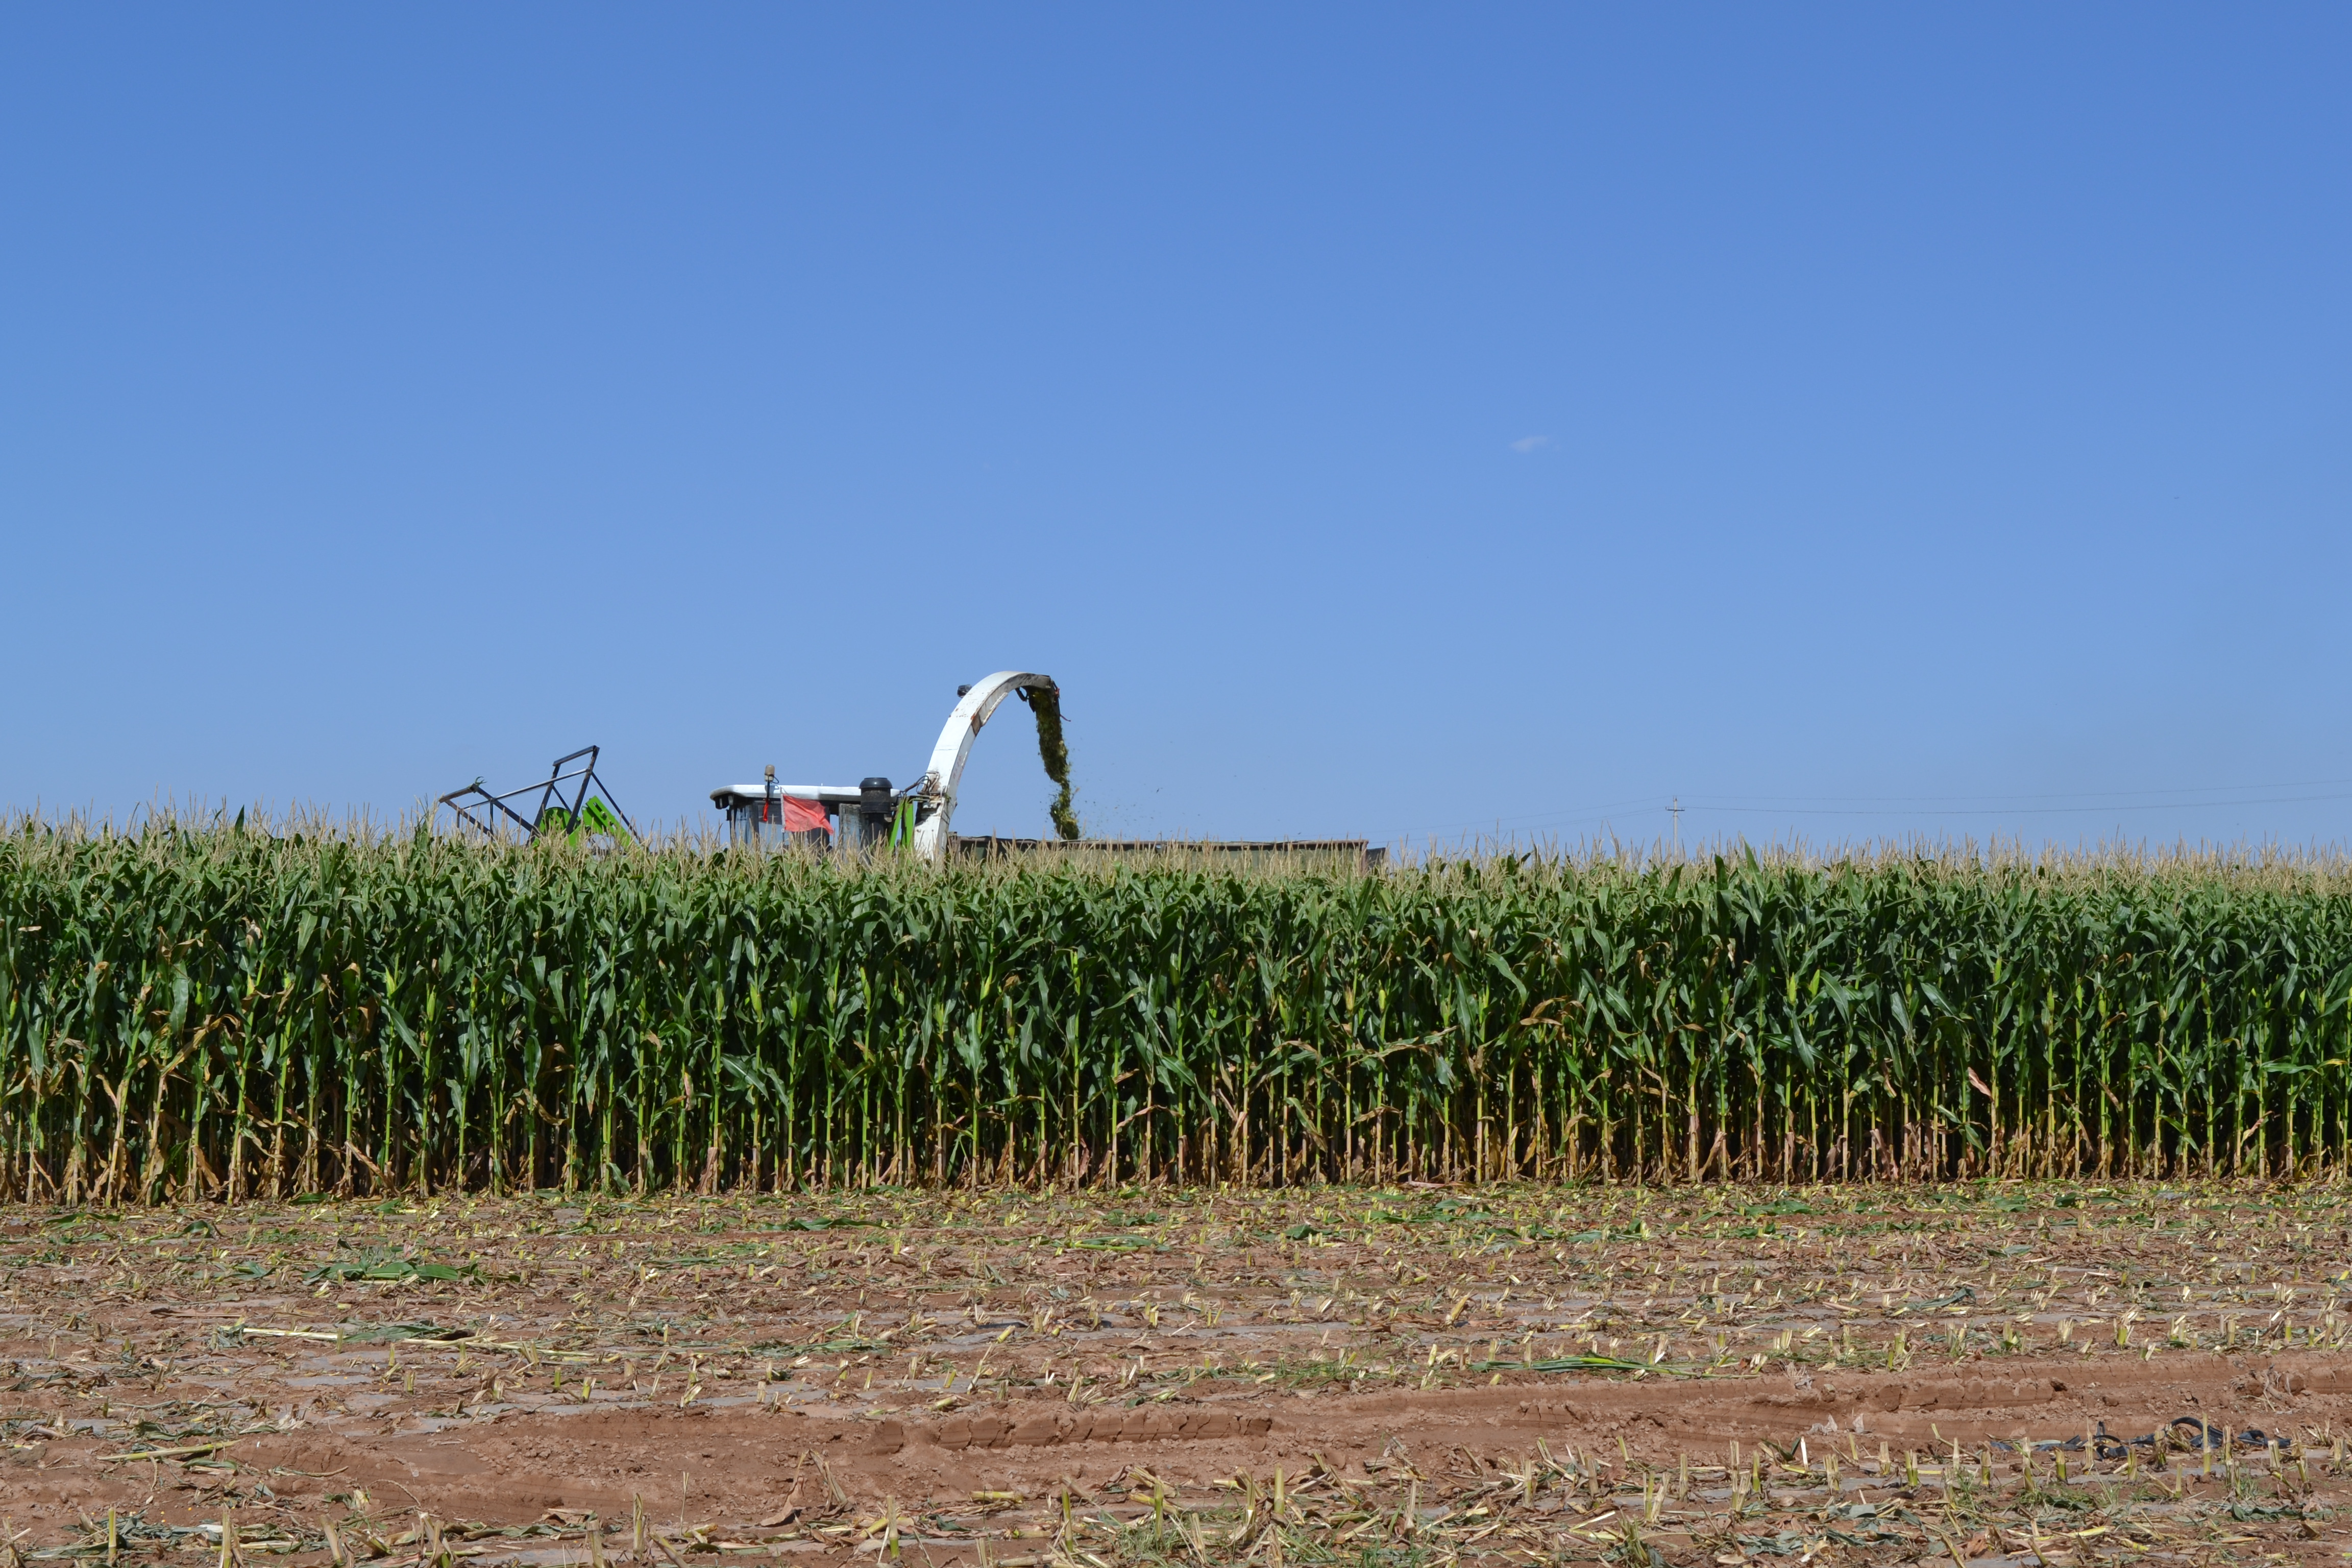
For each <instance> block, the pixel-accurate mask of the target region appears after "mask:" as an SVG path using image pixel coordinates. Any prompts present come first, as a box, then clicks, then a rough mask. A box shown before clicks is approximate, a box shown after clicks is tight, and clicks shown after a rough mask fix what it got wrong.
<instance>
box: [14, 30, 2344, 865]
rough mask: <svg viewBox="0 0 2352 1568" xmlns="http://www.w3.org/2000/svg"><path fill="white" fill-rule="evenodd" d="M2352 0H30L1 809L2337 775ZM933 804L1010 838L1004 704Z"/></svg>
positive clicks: (1437, 817) (1183, 804) (1406, 797)
mask: <svg viewBox="0 0 2352 1568" xmlns="http://www.w3.org/2000/svg"><path fill="white" fill-rule="evenodd" d="M2347 56H2352V11H2347V10H2346V9H2345V8H2343V7H2342V6H2340V5H2308V6H2292V5H2269V6H2226V7H2225V6H2211V5H2209V6H2200V7H2168V6H2157V5H2112V6H2090V5H2070V6H2047V5H2012V6H2006V7H2003V6H1985V5H1972V6H1945V7H1940V8H1930V7H1922V6H1885V5H1855V6H1850V7H1842V8H1841V7H1825V6H1773V7H1739V6H1728V5H1717V6H1708V7H1683V8H1674V7H1661V6H1645V7H1601V6H1589V7H1581V8H1577V7H1569V6H1562V5H1530V6H1523V7H1514V6H1503V5H1489V6H1475V7H1447V6H1435V5H1431V6H1422V7H1414V8H1397V7H1387V6H1372V5H1332V6H1306V5H1285V6H1265V5H1249V6H1227V7H1222V8H1217V7H1205V6H1197V5H1186V6H1171V7H1160V8H1148V7H1140V6H1109V7H1103V6H1076V5H1066V6H1059V7H1046V6H1034V5H1032V6H985V7H982V6H949V5H939V6H928V7H907V6H900V7H881V6H860V7H848V8H842V7H814V6H804V7H799V8H788V7H780V6H768V5H761V6H732V7H730V6H720V5H705V6H695V7H654V6H645V7H638V8H634V9H623V8H615V7H610V6H586V5H563V6H554V5H545V6H537V7H532V6H525V5H499V6H488V7H482V6H475V7H458V6H449V5H438V6H436V5H424V6H387V5H378V6H329V7H319V6H284V7H277V8H268V7H258V6H205V7H185V6H178V7H170V6H161V5H147V6H54V5H53V6H37V5H18V6H15V7H11V8H9V9H8V10H6V11H5V13H0V234H5V244H0V580H5V584H6V592H5V615H4V616H0V655H5V660H6V674H7V679H6V681H5V695H0V803H5V804H6V805H13V806H16V807H20V808H21V807H26V806H32V805H39V806H42V807H44V808H46V809H50V810H60V809H72V808H93V809H96V810H99V811H101V812H111V813H114V814H116V815H117V816H121V814H124V813H126V812H128V811H130V810H131V809H132V808H134V807H136V806H137V805H140V804H142V803H144V802H147V801H150V800H152V799H155V798H158V797H174V798H178V799H180V800H183V801H191V800H205V801H215V802H217V801H224V800H225V801H226V802H229V803H230V804H232V805H236V804H243V803H247V802H258V803H265V804H268V805H273V806H276V807H279V808H282V807H284V806H286V805H291V804H315V805H331V806H335V807H366V808H369V809H372V810H373V811H375V812H377V813H380V814H396V813H398V812H400V811H402V810H404V809H406V808H409V807H410V806H412V805H414V804H415V803H416V802H417V801H419V800H422V799H425V798H428V797H430V796H432V795H437V794H438V793H440V792H441V791H442V790H445V789H447V788H450V787H452V786H454V785H456V784H461V783H464V782H466V781H467V780H468V779H471V778H472V777H473V776H475V775H476V774H477V773H485V774H488V776H489V777H490V779H491V780H492V781H493V782H494V783H496V782H513V783H520V782H523V781H524V780H526V779H527V778H528V777H529V776H530V774H531V773H534V772H536V771H543V770H544V768H545V766H546V763H547V761H548V759H549V758H551V757H552V756H553V755H555V754H556V753H557V752H562V751H568V750H570V749H572V747H574V746H577V745H582V744H584V743H586V742H590V741H594V742H600V743H602V744H603V745H604V748H605V761H606V770H607V773H608V775H609V777H610V779H611V781H612V783H613V784H614V788H615V790H616V792H617V793H618V795H619V796H620V799H621V803H622V804H623V805H625V807H626V808H628V809H629V810H630V811H632V812H633V813H635V815H637V816H641V817H652V818H659V819H665V820H668V821H672V822H675V821H678V820H681V819H686V818H690V817H691V816H692V815H693V814H694V813H695V812H697V811H698V810H699V809H702V808H703V807H704V805H705V796H706V794H707V792H708V790H709V788H710V787H711V786H712V785H714V784H723V783H727V782H730V781H735V780H741V779H749V778H755V777H757V776H758V774H759V772H760V768H761V764H762V763H771V762H772V763H775V764H776V766H777V767H778V769H779V771H780V773H782V774H783V775H784V776H785V777H786V778H788V779H796V778H811V777H815V778H822V779H824V780H827V781H830V780H834V779H841V780H848V781H854V780H856V778H858V777H859V776H861V775H863V774H866V773H887V774H890V775H891V776H892V777H894V778H897V779H899V780H902V781H903V780H905V779H907V778H908V777H910V776H912V775H913V774H914V773H918V772H919V770H920V768H921V766H922V763H923V759H924V757H925V755H926V754H927V752H929V747H930V744H931V742H932V739H933V737H934V735H935V734H936V732H937V730H938V727H939V725H940V721H942V720H943V719H944V718H945V716H946V712H947V710H948V708H949V706H950V703H951V702H952V701H953V700H954V691H955V686H956V684H957V682H959V681H961V680H968V679H973V678H974V677H976V676H978V675H980V674H982V673H984V672H986V671H988V670H991V669H995V668H1005V667H1015V668H1035V669H1043V670H1045V671H1048V672H1050V673H1051V674H1052V675H1054V676H1055V678H1056V679H1059V681H1060V682H1061V684H1062V687H1063V690H1064V692H1065V700H1066V710H1067V713H1068V723H1069V729H1068V733H1069V739H1070V743H1071V750H1072V753H1073V757H1074V761H1075V765H1076V777H1077V783H1078V785H1079V792H1080V793H1079V805H1080V808H1081V811H1082V813H1083V814H1084V816H1086V818H1087V823H1088V826H1089V827H1090V828H1091V829H1092V830H1095V831H1099V832H1106V833H1115V834H1148V833H1205V834H1217V835H1231V836H1272V835H1294V834H1296V835H1346V836H1369V837H1372V838H1375V839H1378V840H1395V839H1399V838H1405V837H1411V838H1412V839H1413V840H1415V841H1416V842H1417V841H1419V840H1421V839H1422V838H1423V837H1424V836H1426V835H1430V834H1433V833H1434V834H1437V835H1439V836H1441V837H1449V838H1450V837H1460V836H1463V835H1465V834H1480V833H1494V832H1500V833H1503V834H1507V835H1516V836H1518V837H1521V838H1528V837H1540V836H1546V835H1557V836H1560V837H1576V836H1579V835H1581V834H1584V833H1587V832H1591V831H1594V830H1597V829H1600V828H1601V827H1603V826H1609V827H1612V828H1613V829H1614V830H1615V831H1616V832H1617V833H1619V834H1621V835H1622V836H1624V837H1631V838H1639V839H1648V838H1652V837H1658V836H1661V835H1663V834H1664V833H1665V831H1666V830H1667V828H1668V825H1669V819H1668V816H1667V815H1666V806H1667V803H1668V801H1669V800H1670V799H1671V798H1674V797H1677V796H1678V797H1680V798H1681V800H1682V801H1683V802H1684V803H1685V805H1686V806H1687V807H1688V808H1689V809H1688V810H1687V812H1686V814H1685V816H1684V818H1683V821H1682V831H1683V834H1684V836H1685V838H1687V839H1701V838H1707V837H1717V836H1732V835H1746V836H1748V837H1752V838H1757V839H1775V838H1784V837H1789V836H1790V835H1801V836H1803V837H1807V838H1810V839H1811V840H1814V841H1816V842H1818V841H1822V840H1834V839H1851V838H1858V837H1880V836H1887V835H1900V834H1909V833H1927V834H1938V835H1940V834H1967V835H1974V836H1977V837H1983V836H1986V835H1988V834H1992V833H2000V834H2006V835H2016V836H2021V837H2024V838H2026V839H2028V840H2032V841H2040V840H2043V839H2052V838H2054V839H2059V840H2064V841H2070V842H2071V841H2074V840H2077V839H2084V838H2088V839H2099V838H2106V837H2115V836H2116V835H2117V834H2118V833H2121V834H2124V835H2127V836H2130V837H2148V838H2152V839H2170V838H2172V837H2176V836H2180V835H2186V836H2189V837H2192V838H2194V837H2211V838H2220V839H2225V840H2236V839H2257V840H2259V839H2264V838H2273V839H2279V840H2284V841H2287V842H2292V843H2305V842H2311V841H2315V840H2320V841H2336V840H2338V839H2342V838H2344V837H2347V835H2346V833H2345V824H2346V823H2347V820H2352V726H2348V725H2347V719H2348V718H2352V689H2347V679H2346V677H2347V652H2346V630H2345V621H2346V617H2345V614H2344V610H2343V602H2344V599H2345V596H2346V593H2347V584H2352V576H2348V575H2347V567H2352V543H2347V503H2352V443H2348V442H2347V425H2352V287H2348V286H2347V279H2352V203H2347V196H2352V189H2347V187H2348V186H2352V134H2347V132H2352V93H2347V91H2346V90H2345V86H2344V84H2345V81H2346V71H2347V64H2352V58H2347ZM1007 718H1008V719H1017V720H1018V721H1019V727H1014V726H1013V725H1012V724H1007V725H1006V726H1005V727H1004V728H1002V729H999V728H992V729H991V731H989V732H988V734H987V735H986V736H985V737H983V739H982V743H981V745H980V748H979V750H978V752H977V753H976V759H975V762H974V763H973V766H972V771H971V774H970V775H969V776H968V780H967V784H968V796H967V801H966V805H965V807H964V810H963V812H962V813H961V815H960V817H959V826H962V827H965V828H967V829H970V830H975V831H977V830H984V829H990V828H993V829H995V830H998V831H1006V832H1034V831H1037V830H1038V829H1039V828H1040V827H1041V826H1042V825H1043V823H1044V818H1045V802H1046V799H1047V798H1048V794H1049V789H1048V786H1047V785H1046V784H1045V780H1044V778H1043V775H1042V773H1040V772H1039V771H1038V769H1037V766H1036V762H1035V749H1034V741H1033V740H1032V738H1031V737H1030V735H1029V734H1028V733H1026V716H1025V714H1022V713H1020V712H1019V711H1018V710H1013V711H1012V712H1010V713H1008V715H1007Z"/></svg>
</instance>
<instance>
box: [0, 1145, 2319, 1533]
mask: <svg viewBox="0 0 2352 1568" xmlns="http://www.w3.org/2000/svg"><path fill="white" fill-rule="evenodd" d="M2347 1196H2352V1194H2347V1192H2346V1191H2344V1190H2343V1189H2339V1188H2336V1187H2332V1186H2330V1187H2318V1188H2313V1187H2305V1188H2292V1187H2276V1186H2267V1187H2266V1186H2256V1185H2253V1184H2242V1185H2230V1186H2223V1185H2218V1184H2217V1185H2209V1186H2200V1187H2193V1188H2187V1187H2179V1186H2176V1187H2170V1188H2160V1187H2155V1186H2138V1185H2133V1186H2117V1187H2112V1188H2101V1187H2093V1186H2083V1185H2065V1186H2053V1185H2048V1184H1978V1185H1972V1186H1970V1187H1968V1188H1947V1189H1930V1188H1924V1187H1916V1186H1914V1187H1900V1188H1895V1187H1887V1188H1859V1189H1857V1188H1840V1189H1833V1190H1789V1189H1769V1190H1764V1189H1739V1188H1717V1189H1706V1190H1681V1191H1675V1192H1668V1193H1658V1192H1647V1193H1645V1192H1640V1191H1634V1190H1627V1189H1612V1188H1589V1189H1575V1190H1567V1191H1563V1190H1561V1189H1558V1188H1542V1187H1510V1188H1484V1189H1436V1188H1387V1189H1364V1188H1350V1189H1310V1190H1307V1191H1302V1192H1297V1193H1292V1194H1258V1193H1251V1194H1223V1193H1216V1194H1212V1193H1205V1192H1185V1191H1169V1190H1155V1189H1141V1190H1131V1191H1129V1192H1126V1193H1123V1194H1118V1195H1116V1196H1105V1197H1102V1198H1099V1199H1090V1198H1069V1197H1056V1196H1045V1197H1040V1196H1037V1195H1035V1194H1009V1193H995V1192H983V1193H977V1194H969V1193H968V1194H921V1195H917V1194H888V1193H881V1194H857V1195H847V1196H814V1197H803V1198H794V1199H777V1198H772V1197H771V1198H745V1199H741V1200H736V1199H730V1198H722V1197H712V1198H708V1199H703V1200H699V1201H696V1200H671V1199H646V1200H637V1201H630V1200H622V1199H611V1198H604V1197H587V1196H578V1195H575V1196H571V1197H558V1196H548V1197H542V1198H539V1199H528V1198H525V1199H508V1200H489V1199H481V1200H469V1199H464V1198H457V1199H446V1200H430V1201H423V1200H420V1201H415V1202H392V1203H387V1204H383V1205H377V1204H365V1205H362V1204H341V1205H337V1204H332V1203H328V1204H318V1205H300V1206H285V1207H278V1206H267V1205H244V1206H238V1207H227V1208H225V1207H201V1208H199V1207H191V1208H185V1209H158V1210H137V1209H134V1210H124V1211H110V1212H97V1211H49V1210H34V1209H16V1210H10V1211H0V1373H5V1374H6V1375H7V1377H8V1386H7V1388H6V1390H5V1398H0V1436H5V1444H6V1449H5V1458H0V1517H5V1520H6V1521H7V1524H6V1531H7V1534H8V1536H9V1538H10V1541H11V1542H12V1545H11V1546H10V1547H9V1548H8V1551H11V1552H15V1553H16V1555H17V1556H19V1557H21V1558H23V1559H25V1560H28V1561H30V1560H58V1559H62V1558H67V1557H73V1558H105V1557H108V1556H109V1555H111V1557H112V1558H113V1559H114V1560H115V1561H117V1562H121V1561H126V1560H127V1561H138V1560H148V1559H165V1560H172V1561H194V1560H195V1559H196V1558H197V1557H199V1556H201V1557H202V1558H203V1559H204V1560H205V1561H206V1562H208V1563H210V1562H216V1561H231V1560H244V1561H248V1562H249V1561H251V1560H253V1559H255V1558H257V1557H262V1556H276V1555H283V1556H289V1557H292V1558H295V1559H297V1560H299V1561H302V1562H326V1561H330V1560H331V1559H334V1558H338V1557H340V1558H341V1559H342V1560H344V1561H351V1562H362V1561H373V1562H380V1563H386V1564H399V1563H409V1564H416V1565H418V1568H422V1565H424V1564H426V1563H455V1562H457V1561H460V1560H465V1561H477V1560H478V1561H481V1562H484V1563H497V1562H508V1561H513V1562H524V1563H566V1562H583V1563H586V1562H595V1561H599V1560H602V1561H608V1562H612V1561H623V1560H629V1561H636V1562H645V1563H671V1564H672V1565H673V1568H675V1565H676V1564H677V1563H684V1562H686V1561H688V1560H689V1559H691V1560H699V1561H709V1562H716V1561H719V1560H720V1559H721V1558H725V1557H730V1556H744V1555H748V1556H761V1555H764V1556H769V1557H773V1558H779V1559H785V1558H788V1559H791V1560H793V1561H801V1560H805V1559H810V1558H814V1559H818V1560H837V1561H842V1562H869V1563H870V1562H874V1561H876V1560H877V1559H876V1557H875V1555H874V1554H875V1553H877V1552H878V1553H880V1554H881V1555H882V1557H883V1558H885V1559H887V1560H891V1561H910V1562H927V1563H933V1564H939V1565H942V1568H944V1565H945V1564H947V1563H973V1564H978V1563H990V1564H992V1565H994V1568H1019V1565H1022V1564H1044V1563H1068V1564H1077V1565H1087V1564H1091V1565H1108V1564H1111V1563H1171V1564H1172V1563H1231V1562H1242V1561H1251V1562H1262V1563H1272V1564H1279V1563H1283V1562H1285V1561H1288V1562H1292V1563H1321V1562H1340V1561H1345V1562H1350V1563H1397V1564H1409V1563H1455V1562H1465V1561H1466V1562H1494V1563H1501V1562H1504V1561H1510V1562H1525V1561H1536V1562H1555V1561H1557V1562H1581V1563H1591V1562H1610V1563H1620V1564H1628V1563H1719V1564H1729V1563H1738V1562H1746V1561H1759V1562H1782V1561H1785V1562H1787V1563H1804V1562H1809V1561H1814V1560H1822V1561H1831V1560H1851V1561H1855V1562H1874V1563H1876V1562H1916V1561H1930V1560H1937V1559H1942V1560H1949V1559H1951V1558H1952V1557H1954V1556H1958V1557H1959V1558H1960V1559H1962V1560H1964V1561H1967V1562H1969V1563H2031V1562H2035V1561H2040V1562H2046V1563H2061V1562H2066V1563H2075V1562H2082V1563H2088V1562H2094V1561H2105V1560H2110V1559H2111V1560H2115V1561H2118V1562H2120V1561H2127V1560H2128V1561H2137V1560H2139V1559H2142V1558H2147V1559H2150V1560H2155V1561H2189V1562H2205V1561H2213V1562H2224V1561H2231V1560H2244V1559H2249V1558H2252V1557H2256V1556H2269V1557H2272V1558H2273V1559H2274V1560H2275V1559H2276V1558H2277V1557H2279V1556H2280V1555H2281V1554H2284V1557H2286V1558H2288V1559H2299V1560H2307V1561H2313V1562H2319V1561H2326V1562H2337V1561H2340V1560H2341V1558H2342V1552H2341V1548H2340V1543H2341V1542H2343V1541H2344V1540H2345V1539H2346V1538H2347V1531H2346V1528H2345V1524H2344V1517H2343V1515H2342V1513H2341V1511H2340V1510H2342V1509H2343V1508H2344V1506H2345V1504H2346V1501H2347V1489H2352V1479H2347V1468H2346V1467H2347V1460H2346V1456H2345V1452H2344V1443H2343V1436H2342V1435H2343V1434H2344V1432H2345V1431H2346V1429H2347V1425H2352V1355H2347V1351H2346V1346H2345V1342H2346V1336H2347V1328H2352V1322H2347V1316H2346V1298H2347V1289H2352V1283H2348V1282H2347V1281H2352V1275H2347V1253H2352V1237H2347V1229H2346V1221H2347V1217H2348V1216H2347V1208H2346V1206H2345V1205H2346V1200H2347ZM2224 1433H2226V1434H2227V1435H2228V1440H2227V1441H2224V1440H2223V1438H2222V1436H2221V1435H2222V1434H2224ZM2133 1439H2141V1440H2140V1441H2133ZM225 1528H226V1531H230V1532H233V1540H232V1541H230V1542H228V1543H227V1551H226V1553H225V1551H224V1544H225V1543H224V1530H225ZM0 1568H8V1565H7V1564H6V1563H5V1562H0Z"/></svg>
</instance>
